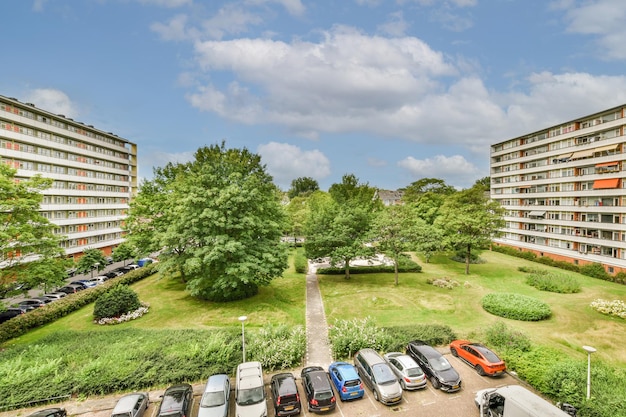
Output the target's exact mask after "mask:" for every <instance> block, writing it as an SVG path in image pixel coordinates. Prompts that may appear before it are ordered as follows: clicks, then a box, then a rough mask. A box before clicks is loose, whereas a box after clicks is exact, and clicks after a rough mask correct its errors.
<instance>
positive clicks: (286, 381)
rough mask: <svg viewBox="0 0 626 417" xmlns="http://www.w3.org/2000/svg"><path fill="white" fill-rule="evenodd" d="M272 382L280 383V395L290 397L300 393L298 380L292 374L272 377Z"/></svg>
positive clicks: (284, 373)
mask: <svg viewBox="0 0 626 417" xmlns="http://www.w3.org/2000/svg"><path fill="white" fill-rule="evenodd" d="M272 381H277V382H278V394H279V395H289V394H294V393H297V392H298V387H296V378H295V377H294V376H293V374H292V373H291V372H283V373H280V374H276V375H274V376H272Z"/></svg>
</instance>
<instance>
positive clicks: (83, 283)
mask: <svg viewBox="0 0 626 417" xmlns="http://www.w3.org/2000/svg"><path fill="white" fill-rule="evenodd" d="M70 284H72V285H81V286H82V287H83V289H84V290H86V289H87V288H91V287H95V286H96V284H92V283H90V282H89V280H87V279H80V280H78V281H72V282H70Z"/></svg>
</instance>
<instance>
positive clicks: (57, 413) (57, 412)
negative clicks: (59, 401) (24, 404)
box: [27, 408, 67, 417]
mask: <svg viewBox="0 0 626 417" xmlns="http://www.w3.org/2000/svg"><path fill="white" fill-rule="evenodd" d="M66 416H67V412H66V411H65V409H64V408H46V409H45V410H40V411H35V412H34V413H32V414H29V415H28V416H27V417H66Z"/></svg>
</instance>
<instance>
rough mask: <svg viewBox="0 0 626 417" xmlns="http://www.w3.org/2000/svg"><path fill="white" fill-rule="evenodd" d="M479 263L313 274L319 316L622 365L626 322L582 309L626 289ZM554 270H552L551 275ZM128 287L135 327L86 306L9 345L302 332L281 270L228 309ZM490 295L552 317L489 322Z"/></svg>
mask: <svg viewBox="0 0 626 417" xmlns="http://www.w3.org/2000/svg"><path fill="white" fill-rule="evenodd" d="M481 257H482V258H483V259H484V260H485V261H486V262H485V263H482V264H477V265H472V266H471V268H470V272H471V274H470V275H469V276H466V275H465V274H464V265H463V264H460V263H456V262H454V261H451V260H449V259H447V258H446V257H444V256H437V257H435V258H434V259H432V260H431V262H430V263H424V262H423V261H420V262H419V263H420V265H422V267H423V272H422V273H415V274H401V275H400V279H399V285H398V286H395V285H394V278H393V274H372V275H368V274H364V275H352V279H351V280H345V279H344V278H343V276H325V275H324V276H322V275H320V276H319V282H320V288H321V291H322V295H323V298H324V303H325V309H326V316H327V319H328V321H329V323H330V324H332V322H333V320H334V319H351V318H355V317H366V316H369V317H371V318H372V319H373V320H374V322H375V323H376V324H378V325H380V326H394V325H406V324H411V323H415V324H420V323H438V324H446V325H448V326H450V327H451V328H452V329H453V330H454V331H455V332H456V333H457V335H458V336H460V337H470V338H478V337H480V334H481V331H482V330H483V329H484V328H486V327H487V326H489V325H490V324H492V323H493V322H495V321H497V320H500V321H504V322H506V324H507V325H508V326H510V327H513V328H517V329H520V330H522V331H524V332H525V333H526V334H528V335H529V336H530V337H531V338H532V339H533V341H534V342H535V343H537V344H540V345H549V346H552V347H555V348H559V349H562V350H563V351H565V352H566V353H567V355H568V356H573V357H580V358H583V357H584V356H585V355H586V353H585V352H584V351H583V350H582V349H581V346H582V345H592V346H594V347H595V348H596V349H598V353H597V354H596V355H597V356H599V357H602V358H603V359H605V360H606V361H607V362H610V363H615V364H616V365H618V366H620V367H626V349H623V341H624V340H626V321H625V320H623V319H619V318H614V317H608V316H604V315H602V314H600V313H598V312H596V311H595V310H593V309H591V308H590V307H589V303H590V302H591V301H593V300H594V299H597V298H603V299H607V300H614V299H621V300H626V286H623V285H618V284H613V283H610V282H606V281H601V280H598V279H594V278H589V277H585V276H583V275H579V274H576V273H572V272H565V271H561V270H557V271H559V272H560V273H563V274H568V275H572V276H575V277H576V278H577V279H579V280H580V283H581V286H582V291H581V292H580V293H576V294H556V293H548V292H542V291H539V290H537V289H535V288H533V287H531V286H529V285H527V284H525V282H524V281H525V274H523V273H522V272H519V271H518V267H519V266H534V267H539V268H545V269H552V268H550V267H547V266H542V265H539V264H536V263H532V262H529V261H526V260H523V259H519V258H514V257H510V256H507V255H504V254H500V253H496V252H484V253H483V254H482V255H481ZM555 270H556V269H555ZM438 277H446V278H450V279H454V280H456V281H458V282H459V283H460V284H461V285H460V286H458V287H456V288H454V289H451V290H450V289H442V288H438V287H435V286H433V285H430V284H428V283H427V280H428V279H429V278H430V279H432V278H438ZM133 288H134V289H135V290H136V291H137V292H138V294H139V298H140V300H141V301H144V302H148V303H149V304H150V313H148V314H147V315H146V316H144V317H142V318H141V319H139V320H135V321H132V322H129V323H125V324H121V325H117V326H110V327H108V326H97V325H94V324H93V323H92V313H93V306H87V307H85V308H83V309H81V310H79V311H77V312H75V313H73V314H71V315H69V316H67V317H64V318H63V319H60V320H58V321H56V322H55V323H52V324H50V325H47V326H44V327H42V328H39V329H36V330H34V331H32V332H30V333H28V334H26V335H24V336H22V337H20V338H17V339H15V340H12V341H11V342H10V343H9V344H28V343H31V342H34V341H37V340H39V339H40V338H42V337H44V336H45V335H47V334H50V333H54V332H56V331H59V330H67V329H72V330H97V331H103V332H104V331H109V330H111V329H113V328H121V327H122V326H128V327H137V328H143V329H167V328H172V329H183V328H185V329H209V328H217V327H235V326H240V323H239V321H238V317H239V316H241V315H246V316H248V320H247V321H246V328H248V326H250V327H251V328H254V327H260V326H262V325H264V324H266V323H276V324H279V323H280V324H288V325H289V324H304V323H305V288H306V282H305V279H304V276H303V275H301V274H296V273H295V272H294V270H293V269H290V270H288V271H287V272H286V273H285V274H284V277H283V278H279V279H276V280H274V281H273V282H272V283H271V285H270V286H268V287H262V288H261V289H260V292H259V294H258V295H256V296H255V297H252V298H250V299H247V300H242V301H237V302H230V303H213V302H206V301H201V300H197V299H194V298H192V297H190V296H189V295H188V294H187V293H186V292H185V291H184V290H183V288H184V285H183V284H182V283H180V282H178V281H174V280H171V279H162V278H160V277H159V276H158V275H154V276H152V277H150V278H147V279H145V280H143V281H141V282H139V283H137V284H134V285H133ZM490 292H514V293H519V294H524V295H528V296H531V297H535V298H538V299H541V300H543V301H545V302H547V303H548V304H549V305H550V307H551V308H552V312H553V315H552V317H551V318H550V319H549V320H544V321H540V322H520V321H513V320H506V319H502V318H499V317H495V316H492V315H490V314H489V313H487V312H485V311H484V310H483V309H482V307H481V304H480V300H481V298H482V297H483V295H485V294H487V293H490Z"/></svg>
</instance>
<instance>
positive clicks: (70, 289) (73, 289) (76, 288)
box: [57, 284, 85, 295]
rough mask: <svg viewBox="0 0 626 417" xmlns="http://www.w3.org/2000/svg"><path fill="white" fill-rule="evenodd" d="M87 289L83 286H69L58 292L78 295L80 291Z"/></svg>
mask: <svg viewBox="0 0 626 417" xmlns="http://www.w3.org/2000/svg"><path fill="white" fill-rule="evenodd" d="M84 289H85V287H84V286H83V285H76V284H68V285H66V286H64V287H61V288H59V289H58V290H57V292H64V293H65V294H68V295H69V294H74V293H77V292H79V291H82V290H84Z"/></svg>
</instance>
